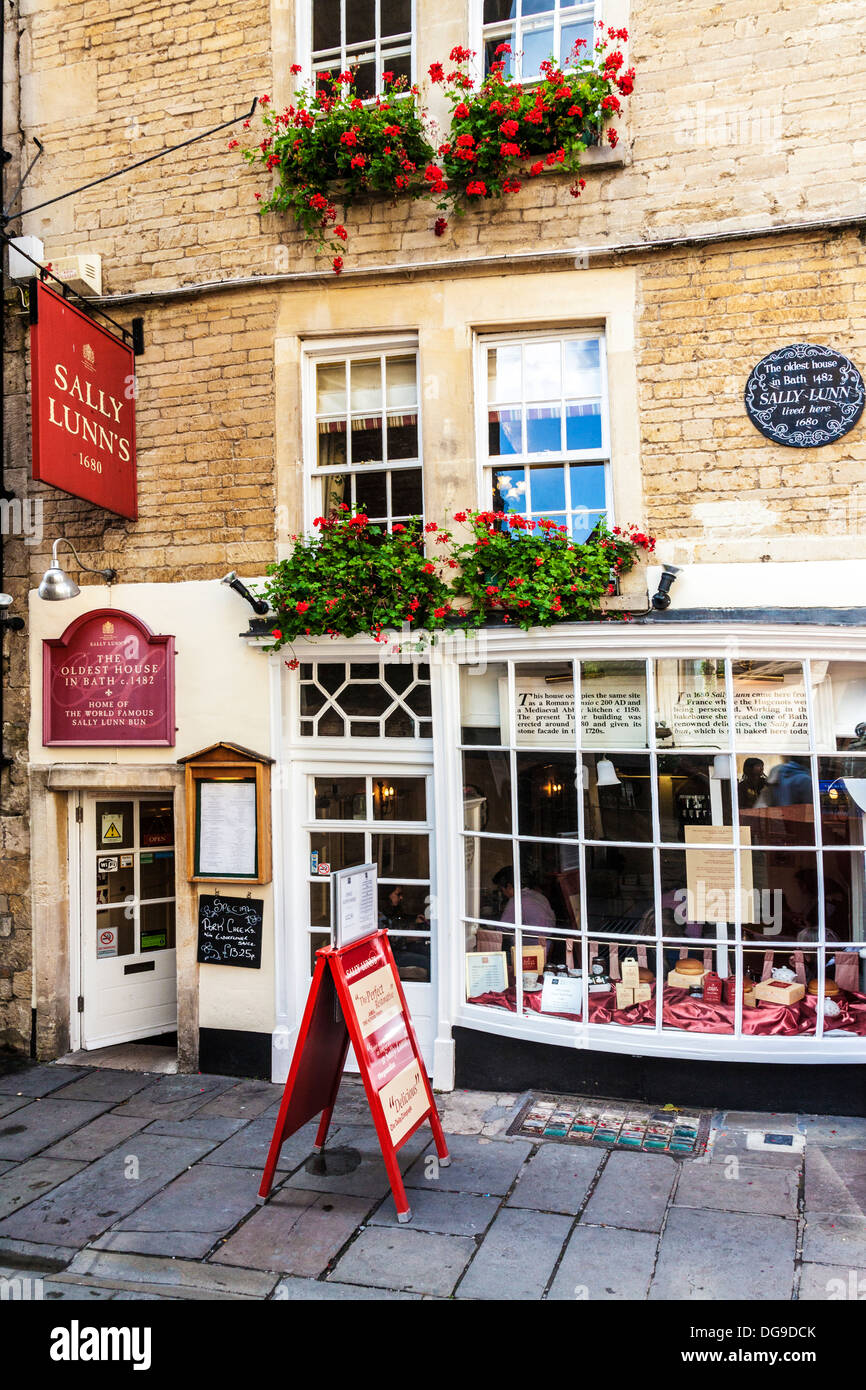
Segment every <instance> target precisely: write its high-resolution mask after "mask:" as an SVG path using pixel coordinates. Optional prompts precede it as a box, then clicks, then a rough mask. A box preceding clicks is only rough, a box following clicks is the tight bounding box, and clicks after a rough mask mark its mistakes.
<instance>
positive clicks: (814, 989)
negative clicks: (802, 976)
mask: <svg viewBox="0 0 866 1390" xmlns="http://www.w3.org/2000/svg"><path fill="white" fill-rule="evenodd" d="M806 993H807V994H817V993H818V976H817V975H816V976H815V978H814V980H810V981H809V983H808V984H807V986H806ZM837 994H841V990H840V989H839V986H838V985H837V983H836V981H835V980H831V979H830V977H829V975H828V976H827V978H826V979H825V981H824V998H825V999H832V998H834V997H835V996H836V995H837Z"/></svg>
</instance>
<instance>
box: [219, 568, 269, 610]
mask: <svg viewBox="0 0 866 1390" xmlns="http://www.w3.org/2000/svg"><path fill="white" fill-rule="evenodd" d="M220 583H221V584H228V586H229V588H230V589H234V591H235V593H236V594H240V596H241V598H245V599H246V601H247V603H248V604H249V605H250V608H251V609H252V610H253V612H254V613H258V615H259V617H260V618H263V617H264V616H265V614H266V613H267V612H268V610H269V608H270V604H269V603H268V602H267V600H266V599H263V598H256V597H255V595H254V594H251V593H250V591H249V589H248V588H247V586H246V584H245V583H244V582H243V580H242V579H238V577H237V575H236V574H235V572H234V570H229V572H228V574H227V575H226V576H225V578H224V579H221V580H220Z"/></svg>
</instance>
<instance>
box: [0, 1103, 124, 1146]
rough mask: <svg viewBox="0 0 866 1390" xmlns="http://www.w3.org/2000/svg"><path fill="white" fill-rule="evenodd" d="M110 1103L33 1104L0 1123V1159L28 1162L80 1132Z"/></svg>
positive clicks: (5, 1117)
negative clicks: (67, 1137) (23, 1159)
mask: <svg viewBox="0 0 866 1390" xmlns="http://www.w3.org/2000/svg"><path fill="white" fill-rule="evenodd" d="M110 1103H111V1102H110V1101H104V1100H102V1101H95V1100H60V1099H55V1098H53V1097H51V1096H49V1097H48V1098H47V1099H45V1100H42V1099H39V1100H34V1101H32V1102H31V1104H30V1105H25V1107H24V1109H23V1110H16V1111H15V1113H14V1114H13V1115H6V1116H4V1118H3V1119H2V1120H0V1158H11V1159H15V1160H18V1159H22V1158H32V1157H33V1155H34V1154H37V1153H39V1151H40V1150H41V1149H47V1148H48V1147H49V1146H50V1145H51V1144H54V1143H56V1142H57V1140H58V1139H62V1138H63V1137H64V1136H65V1135H67V1134H71V1133H72V1131H73V1130H76V1129H81V1127H82V1126H83V1125H86V1124H87V1122H88V1120H93V1119H95V1118H96V1116H97V1115H101V1114H102V1113H103V1111H105V1110H107V1109H108V1107H109V1105H110Z"/></svg>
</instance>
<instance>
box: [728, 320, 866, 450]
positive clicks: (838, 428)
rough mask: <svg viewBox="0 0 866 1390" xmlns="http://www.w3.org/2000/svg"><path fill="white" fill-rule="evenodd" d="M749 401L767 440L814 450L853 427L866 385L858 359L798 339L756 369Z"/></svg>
mask: <svg viewBox="0 0 866 1390" xmlns="http://www.w3.org/2000/svg"><path fill="white" fill-rule="evenodd" d="M745 400H746V413H747V415H748V417H749V419H750V420H751V422H752V424H753V425H754V426H755V427H756V428H757V429H759V430H760V431H761V434H763V435H766V437H767V439H772V440H773V441H774V442H775V443H776V444H785V445H787V446H788V447H789V448H792V449H814V448H816V447H817V446H819V445H821V444H832V443H833V442H834V441H835V440H837V439H841V438H842V435H843V434H847V433H848V431H849V430H851V429H853V428H854V426H855V425H856V423H857V421H858V420H859V419H860V416H861V415H862V414H863V406H864V404H866V387H864V384H863V378H862V376H861V375H860V373H859V372H858V370H857V368H856V367H855V366H854V363H853V362H850V361H849V360H848V358H847V357H843V356H842V354H841V353H839V352H835V351H834V350H833V348H827V347H816V345H815V344H814V343H793V344H792V345H791V346H790V347H784V348H778V349H777V350H776V351H775V352H771V353H770V354H769V356H768V357H764V358H763V359H762V360H761V361H760V362H759V363H758V365H757V366H756V367H754V368H753V369H752V372H751V375H750V376H749V380H748V381H747V382H746V397H745Z"/></svg>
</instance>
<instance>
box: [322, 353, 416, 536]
mask: <svg viewBox="0 0 866 1390" xmlns="http://www.w3.org/2000/svg"><path fill="white" fill-rule="evenodd" d="M409 353H414V355H415V364H416V384H417V388H418V394H417V412H418V454H417V459H415V460H412V459H400V460H395V461H394V462H393V463H391V462H387V461H383V463H382V464H381V466H379V465H378V464H373V465H370V464H366V463H362V464H355V465H346V466H345V467H344V468H342V469H339V470H337V469H334V470H327V469H324V468H319V466H318V418H317V411H316V368H317V366H318V365H319V364H320V363H326V362H339V361H341V360H342V361H346V360H349V359H351V360H353V361H359V360H361V359H367V360H369V361H372V360H374V359H375V358H377V357H379V358H383V357H386V356H392V355H403V356H405V355H407V354H409ZM301 386H302V394H303V425H302V432H303V457H304V529H305V530H306V531H307V532H308V533H309V532H311V531H312V530H313V519H314V517H317V516H319V515H321V513H322V510H323V503H322V499H321V496H320V495H319V496H318V497H317V494H320V492H321V489H320V487H319V483H320V481H321V479H323V478H326V477H328V476H333V475H334V474H336V473H338V472H339V473H340V474H341V475H342V476H346V475H347V474H352V473H354V474H358V473H362V474H363V473H364V472H365V471H366V472H367V473H370V472H382V473H386V474H388V475H389V481H388V484H387V488H388V506H389V514H388V530H389V531H390V530H391V527H392V525H393V512H392V511H391V509H390V498H391V487H390V474H391V473H395V472H398V471H405V470H408V469H417V470H418V472H420V474H421V502H422V506H421V517H422V520H423V518H424V515H425V512H426V497H425V493H426V489H425V486H424V437H423V420H422V409H421V360H420V350H419V346H418V337H417V334H411V335H410V334H392V335H387V336H382V337H375V338H371V337H367V338H339V339H328V340H323V341H322V342H317V343H309V342H308V343H305V344H304V345H303V349H302V361H301ZM346 409H347V420H348V419H350V417H351V412H350V411H349V402H348V400H347V402H346ZM386 415H387V411H386V409H385V402H384V400H383V402H382V418H383V422H384V419H385V417H386ZM384 438H385V430H384V426H383V440H384Z"/></svg>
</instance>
